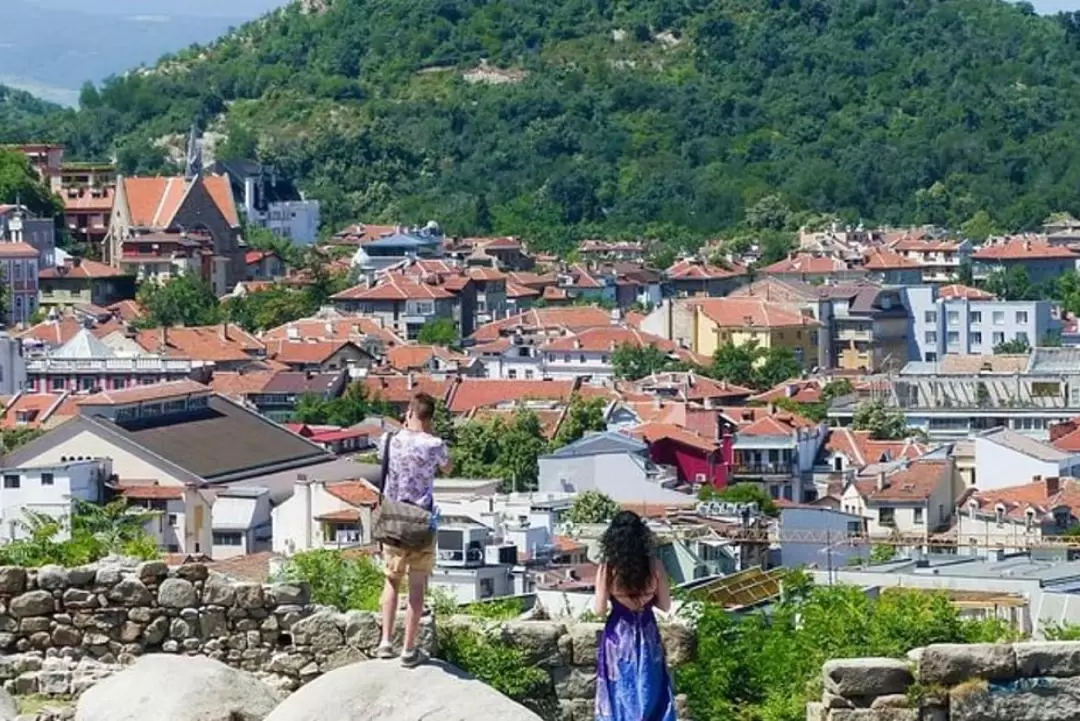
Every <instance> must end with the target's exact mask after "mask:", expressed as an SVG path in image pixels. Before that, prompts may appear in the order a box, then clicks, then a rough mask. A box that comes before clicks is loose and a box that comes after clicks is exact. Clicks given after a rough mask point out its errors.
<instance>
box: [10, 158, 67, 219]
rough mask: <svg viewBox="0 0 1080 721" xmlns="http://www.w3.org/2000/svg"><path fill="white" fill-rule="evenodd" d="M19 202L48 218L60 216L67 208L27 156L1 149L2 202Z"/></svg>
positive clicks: (36, 213)
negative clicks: (42, 179)
mask: <svg viewBox="0 0 1080 721" xmlns="http://www.w3.org/2000/svg"><path fill="white" fill-rule="evenodd" d="M15 202H21V203H22V204H23V205H25V206H26V207H27V208H28V209H29V210H30V211H31V212H32V213H34V214H35V215H41V216H44V217H46V218H52V217H59V216H61V215H62V213H63V209H64V205H63V203H62V202H61V200H60V199H59V198H57V197H56V196H55V195H53V194H52V193H51V192H50V191H49V189H48V188H46V187H45V186H44V185H42V183H41V181H40V180H39V179H38V176H37V173H36V172H35V171H34V169H33V168H32V167H31V166H30V161H29V160H28V159H27V157H26V156H25V155H23V154H22V153H21V152H19V151H17V150H3V149H0V205H12V204H14V203H15Z"/></svg>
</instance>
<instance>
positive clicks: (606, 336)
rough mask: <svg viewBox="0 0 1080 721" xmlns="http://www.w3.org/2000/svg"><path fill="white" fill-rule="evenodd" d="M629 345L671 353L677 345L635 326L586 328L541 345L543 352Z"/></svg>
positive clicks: (589, 350) (596, 350)
mask: <svg viewBox="0 0 1080 721" xmlns="http://www.w3.org/2000/svg"><path fill="white" fill-rule="evenodd" d="M623 345H629V346H633V347H635V348H642V347H644V346H653V347H656V348H659V349H660V350H662V351H664V352H667V353H673V352H674V351H675V350H676V349H677V348H678V346H677V345H676V344H675V343H673V342H671V341H669V340H667V339H665V338H661V337H660V336H656V335H652V334H651V333H643V332H641V331H639V330H637V329H636V328H628V327H626V326H621V325H620V326H613V325H609V326H606V327H597V328H587V329H585V330H583V331H580V332H578V333H576V334H574V335H568V336H563V337H561V338H556V339H554V340H552V341H551V342H549V343H547V344H545V345H543V346H541V348H540V350H541V351H543V352H560V353H561V352H571V351H585V352H587V353H610V352H612V351H614V350H616V349H617V348H619V347H620V346H623Z"/></svg>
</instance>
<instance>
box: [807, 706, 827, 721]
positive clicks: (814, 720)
mask: <svg viewBox="0 0 1080 721" xmlns="http://www.w3.org/2000/svg"><path fill="white" fill-rule="evenodd" d="M827 718H828V714H827V712H826V710H825V706H823V705H822V704H820V703H817V702H816V701H811V702H810V703H808V704H806V721H825V720H826V719H827Z"/></svg>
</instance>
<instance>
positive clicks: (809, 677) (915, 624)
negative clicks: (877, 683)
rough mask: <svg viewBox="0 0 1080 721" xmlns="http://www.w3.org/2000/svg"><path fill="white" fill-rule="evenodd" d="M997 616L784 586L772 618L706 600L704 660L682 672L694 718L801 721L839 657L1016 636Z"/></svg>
mask: <svg viewBox="0 0 1080 721" xmlns="http://www.w3.org/2000/svg"><path fill="white" fill-rule="evenodd" d="M1010 635H1011V634H1010V633H1009V631H1008V629H1007V628H1006V627H1005V626H1004V625H1003V624H1002V623H1001V622H1000V621H997V620H993V621H968V620H964V619H962V618H961V617H960V613H959V611H958V610H957V608H956V606H954V605H953V604H952V603H951V602H950V601H949V599H948V597H947V596H946V595H945V594H938V593H927V592H921V591H908V590H892V589H890V590H887V591H886V592H884V593H882V594H881V595H880V596H879V597H878V598H871V597H869V596H868V595H867V594H866V592H865V591H863V590H862V589H860V588H858V587H855V586H842V585H838V586H811V585H809V584H808V583H807V582H806V581H805V579H803V578H802V577H801V574H798V573H792V574H789V576H788V577H787V578H786V579H785V582H784V598H783V600H782V601H781V602H780V603H779V604H777V605H776V606H775V607H774V608H773V609H772V612H771V613H770V615H769V616H765V615H764V614H752V615H750V616H748V617H745V618H742V619H739V618H737V617H735V616H733V615H731V614H729V613H727V612H725V611H724V610H723V609H722V608H720V607H719V606H714V605H710V604H705V605H703V606H702V607H701V608H700V609H699V613H698V614H697V637H698V650H697V659H696V660H695V661H694V662H691V663H689V664H687V665H685V666H683V667H681V668H679V669H677V672H676V687H677V688H678V690H679V692H680V693H685V694H687V697H688V702H689V706H690V713H691V715H692V716H693V718H695V719H700V720H701V721H727V719H745V720H746V721H796V720H798V719H804V718H806V703H807V702H808V701H810V700H814V699H815V697H816V698H820V696H821V688H820V679H821V666H822V664H823V663H824V662H825V661H826V660H828V659H830V658H853V657H860V656H891V657H896V658H902V657H903V656H904V654H905V653H907V652H908V651H909V650H911V649H913V648H918V647H920V646H925V645H927V644H930V643H976V642H984V641H997V640H1011V639H1010Z"/></svg>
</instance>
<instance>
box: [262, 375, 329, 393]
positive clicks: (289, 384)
mask: <svg viewBox="0 0 1080 721" xmlns="http://www.w3.org/2000/svg"><path fill="white" fill-rule="evenodd" d="M343 375H345V371H339V372H337V373H305V372H303V371H281V372H279V373H275V374H274V376H273V377H272V378H271V379H270V380H269V381H267V383H266V385H265V386H263V388H262V390H261V391H259V392H260V393H317V394H320V395H322V394H325V393H326V392H327V391H328V390H330V389H332V388H335V387H337V386H338V385H339V384H340V383H341V381H342V376H343Z"/></svg>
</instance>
